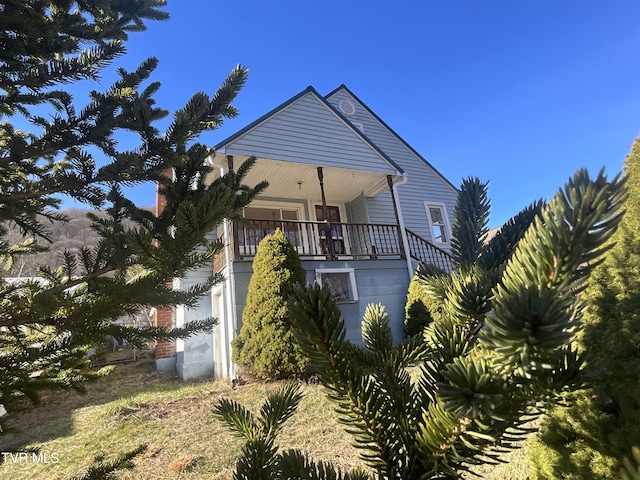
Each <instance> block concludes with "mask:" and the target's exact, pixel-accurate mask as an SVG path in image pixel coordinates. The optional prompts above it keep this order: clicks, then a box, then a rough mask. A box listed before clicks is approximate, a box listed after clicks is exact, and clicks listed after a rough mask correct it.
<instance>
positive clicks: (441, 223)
mask: <svg viewBox="0 0 640 480" xmlns="http://www.w3.org/2000/svg"><path fill="white" fill-rule="evenodd" d="M424 206H425V209H426V210H427V219H428V220H429V228H430V229H431V238H433V241H434V242H435V243H449V239H450V231H451V230H450V229H449V218H448V217H447V209H446V207H445V205H444V203H431V202H425V203H424Z"/></svg>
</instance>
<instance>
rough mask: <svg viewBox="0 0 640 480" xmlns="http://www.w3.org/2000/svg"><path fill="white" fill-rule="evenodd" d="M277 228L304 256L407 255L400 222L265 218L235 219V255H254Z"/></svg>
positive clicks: (377, 256)
mask: <svg viewBox="0 0 640 480" xmlns="http://www.w3.org/2000/svg"><path fill="white" fill-rule="evenodd" d="M277 228H279V229H280V230H281V231H282V233H283V234H284V235H285V237H287V239H288V240H289V241H290V242H291V244H292V245H293V248H295V250H296V251H297V252H298V255H300V257H312V258H322V259H332V258H333V259H339V258H344V257H351V258H360V259H362V258H368V259H376V258H404V252H403V248H402V240H401V239H400V235H399V231H398V227H397V225H393V224H374V223H335V222H310V221H298V220H262V219H244V220H236V221H234V222H233V251H234V257H235V258H236V259H238V260H240V259H242V258H244V257H253V256H254V255H255V254H256V251H257V250H258V244H259V243H260V241H261V240H262V239H263V238H264V237H266V236H267V235H270V234H273V233H274V232H275V231H276V229H277Z"/></svg>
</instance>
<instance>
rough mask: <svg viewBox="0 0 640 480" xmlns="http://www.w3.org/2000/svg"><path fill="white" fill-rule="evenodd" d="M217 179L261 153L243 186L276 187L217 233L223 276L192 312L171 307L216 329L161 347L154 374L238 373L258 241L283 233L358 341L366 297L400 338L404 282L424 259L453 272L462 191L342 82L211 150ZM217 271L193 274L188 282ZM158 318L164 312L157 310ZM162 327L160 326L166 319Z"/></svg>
mask: <svg viewBox="0 0 640 480" xmlns="http://www.w3.org/2000/svg"><path fill="white" fill-rule="evenodd" d="M215 151H216V153H215V155H214V156H213V157H212V158H210V159H209V161H210V162H211V164H212V165H213V166H215V167H217V168H216V176H219V175H223V174H224V173H225V172H226V171H228V169H233V168H237V167H238V166H239V165H240V164H242V162H244V161H245V160H246V159H247V158H249V157H250V156H255V157H257V162H256V165H255V166H254V168H253V169H252V170H251V172H250V173H249V175H248V177H247V179H246V183H247V184H249V185H253V184H255V183H258V182H260V181H262V180H267V181H268V182H269V187H268V188H267V190H266V191H265V192H264V193H263V195H262V196H261V197H259V198H257V199H256V200H254V201H253V202H252V203H251V204H250V205H249V206H248V207H246V208H245V209H244V212H243V217H244V218H245V219H246V220H245V221H244V222H232V221H226V222H225V223H224V224H223V225H221V226H220V227H219V229H218V231H216V232H212V233H211V235H212V237H214V236H215V237H218V238H223V239H224V240H225V244H226V250H225V252H224V255H220V256H219V257H218V258H216V259H215V261H214V265H212V268H213V269H214V271H215V272H221V273H222V274H223V275H224V279H225V280H224V282H223V283H221V284H220V285H217V286H216V287H215V288H214V289H213V291H212V292H211V295H210V297H208V298H205V299H203V300H202V301H201V302H200V304H199V306H198V307H197V308H195V309H186V308H177V309H176V310H175V312H164V317H162V315H160V316H159V317H158V318H157V320H158V324H165V325H166V324H168V323H169V322H171V323H172V324H173V325H175V326H182V325H184V324H185V323H187V322H189V321H192V320H195V319H200V318H206V317H209V316H211V315H213V316H215V317H217V318H218V319H219V324H218V325H217V326H216V327H214V329H213V332H211V333H202V334H199V335H195V336H193V337H190V338H189V339H186V340H180V341H178V342H176V344H175V346H174V345H173V344H169V345H167V344H165V345H162V346H161V348H159V349H157V350H156V364H157V366H158V368H159V369H163V370H166V369H174V368H176V369H177V371H178V373H179V375H180V376H181V377H182V378H191V377H196V376H202V375H215V376H216V377H232V378H233V376H234V373H235V369H234V365H233V364H232V362H231V347H230V342H231V340H232V339H233V338H234V336H235V335H237V333H238V332H239V330H240V326H241V322H242V309H243V307H244V305H245V300H246V293H247V286H248V283H249V279H250V277H251V261H252V259H253V256H254V255H255V252H256V248H257V246H258V243H259V242H260V240H261V239H262V238H264V237H265V236H266V235H268V234H270V233H272V232H273V231H275V229H276V228H278V227H279V228H280V229H281V230H282V231H283V232H284V233H285V235H286V236H287V237H288V238H289V240H290V241H291V243H292V244H293V245H294V247H295V248H296V250H297V251H298V254H299V255H300V258H301V260H302V265H303V267H304V268H305V270H306V272H307V280H308V281H309V282H313V281H316V280H318V281H322V282H325V281H326V282H328V283H329V284H330V286H331V287H332V288H333V291H334V292H335V295H336V299H337V300H338V302H339V305H340V308H341V311H342V313H343V316H344V318H345V321H346V326H347V333H348V338H350V339H351V340H353V341H360V321H361V319H362V314H363V313H364V309H365V307H366V306H367V304H369V303H372V302H375V303H383V304H384V305H385V307H386V309H387V311H388V312H389V314H390V315H391V318H392V321H393V333H394V336H395V337H396V338H397V339H400V338H402V334H403V323H402V321H403V317H404V304H405V300H406V294H407V287H408V284H409V281H410V279H411V276H412V275H413V272H414V269H415V267H416V265H417V264H418V263H419V262H426V263H433V264H436V265H438V266H440V267H442V268H445V269H449V268H450V257H449V255H448V251H449V250H450V241H451V223H452V221H453V218H452V215H453V210H454V206H455V202H456V196H457V189H456V188H455V187H454V186H453V185H452V184H451V182H449V181H448V180H447V179H446V178H444V177H443V176H442V174H440V173H439V172H438V171H437V170H436V169H435V168H434V167H433V166H432V165H431V164H429V162H427V161H426V160H425V159H424V158H423V157H422V156H421V155H420V154H419V153H418V152H416V151H415V150H414V149H413V148H412V147H411V146H410V145H408V144H407V142H405V141H404V140H403V139H402V138H400V136H398V135H397V134H396V133H395V132H394V131H393V130H392V129H391V128H390V127H389V126H388V125H387V124H386V123H384V122H383V121H382V120H381V119H380V118H379V117H378V116H377V115H376V114H375V113H374V112H373V111H371V110H370V109H369V108H368V107H367V106H366V105H365V104H364V103H363V102H362V101H361V100H360V99H359V98H358V97H356V96H355V95H354V94H353V93H352V92H351V91H350V90H349V89H348V88H347V87H346V86H344V85H341V86H340V87H338V88H337V89H335V90H334V91H332V92H331V93H329V94H328V95H326V96H322V95H320V94H319V93H318V92H317V91H316V90H315V89H314V88H313V87H308V88H307V89H305V90H304V91H302V92H300V93H299V94H297V95H295V96H294V97H292V98H290V99H289V100H287V101H286V102H284V103H283V104H281V105H279V106H278V107H276V108H275V109H273V110H272V111H270V112H268V113H267V114H265V115H264V116H262V117H261V118H259V119H257V120H256V121H254V122H252V123H251V124H249V125H247V126H246V127H245V128H243V129H241V130H240V131H238V132H236V133H235V134H233V135H231V136H230V137H229V138H227V139H225V140H223V141H222V142H220V143H219V144H218V145H216V146H215ZM210 274H211V269H210V268H207V269H202V270H200V271H195V272H192V273H191V275H190V276H189V277H188V278H185V279H181V280H180V281H179V285H180V287H187V286H189V284H193V283H196V282H198V281H200V280H202V279H204V278H206V277H207V276H208V275H210ZM160 313H163V312H160ZM163 322H164V323H163Z"/></svg>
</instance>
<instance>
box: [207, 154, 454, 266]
mask: <svg viewBox="0 0 640 480" xmlns="http://www.w3.org/2000/svg"><path fill="white" fill-rule="evenodd" d="M246 159H247V157H241V156H233V155H217V156H216V157H215V158H214V159H212V163H213V164H215V165H217V166H218V167H219V173H218V174H219V175H221V174H223V173H224V172H225V171H229V170H233V169H234V168H236V167H237V166H238V165H239V164H240V163H242V162H244V161H246ZM264 179H267V180H268V181H269V187H268V188H267V190H266V191H265V192H264V194H263V195H262V196H261V197H259V198H257V199H256V200H254V201H253V202H252V203H251V205H249V206H247V207H245V208H244V209H243V211H242V218H241V219H236V220H229V221H227V222H226V224H225V225H224V228H223V230H222V231H220V232H219V237H220V239H221V240H224V243H225V244H226V246H227V248H226V250H225V253H224V255H223V254H221V255H219V256H218V257H217V258H216V260H215V262H214V264H215V265H214V270H215V271H220V270H221V269H222V268H224V266H226V265H227V264H228V262H229V261H243V260H244V261H249V260H252V259H253V257H254V256H255V254H256V251H257V248H258V245H259V243H260V241H261V240H262V239H263V238H265V237H266V236H267V235H271V234H273V233H274V232H275V231H276V229H278V228H279V229H280V230H281V231H282V232H283V233H284V235H285V236H286V237H287V238H288V239H289V241H290V242H291V244H292V245H293V247H294V248H295V250H296V251H297V253H298V255H299V256H300V258H301V259H302V260H327V261H333V260H383V259H396V260H397V259H407V257H408V256H409V257H412V258H414V259H415V260H417V261H424V262H427V263H432V264H436V265H438V266H440V267H441V268H445V269H448V266H449V264H450V260H449V255H448V254H447V252H445V251H443V250H441V249H439V248H438V247H436V246H435V245H432V244H431V243H429V242H427V241H426V240H423V239H421V238H419V237H417V238H416V235H415V234H413V233H412V232H409V231H405V230H404V228H403V225H402V223H401V217H400V214H399V212H398V202H397V193H396V189H395V184H396V183H397V182H398V181H400V180H401V179H402V175H401V174H399V173H398V172H395V174H389V173H386V172H374V171H362V170H356V169H352V168H339V167H326V166H316V165H309V164H302V163H300V164H297V163H291V162H283V161H276V160H269V159H258V160H257V161H256V164H255V166H254V167H253V169H252V170H251V171H250V172H249V173H248V175H247V177H246V179H245V182H246V183H247V184H249V185H252V184H256V183H258V182H260V181H262V180H264ZM383 192H384V193H386V194H387V195H386V197H387V198H388V203H389V205H387V207H388V208H387V210H388V212H389V213H388V215H387V219H388V220H391V221H388V222H385V223H373V222H370V221H369V213H368V211H367V200H366V199H367V198H368V197H375V196H376V195H380V194H382V193H383Z"/></svg>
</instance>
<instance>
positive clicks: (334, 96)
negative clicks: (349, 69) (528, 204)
mask: <svg viewBox="0 0 640 480" xmlns="http://www.w3.org/2000/svg"><path fill="white" fill-rule="evenodd" d="M341 93H343V94H346V98H348V99H349V100H352V101H355V102H356V103H357V104H358V105H359V106H360V107H361V108H363V109H364V110H365V111H366V112H367V113H368V115H369V116H370V117H372V119H373V120H374V121H375V122H376V123H377V124H379V125H380V126H381V127H382V128H383V129H384V130H386V132H387V133H388V134H390V135H391V136H392V137H394V138H395V140H396V141H397V142H399V143H400V144H401V145H402V146H403V147H404V148H406V149H407V151H408V152H410V154H411V155H412V156H414V157H415V158H416V159H418V160H419V161H420V162H421V163H422V164H424V166H426V167H427V168H428V169H429V170H431V171H432V172H433V173H434V174H435V175H437V176H438V177H439V178H440V179H441V180H443V181H444V182H445V183H446V184H447V186H448V187H450V188H451V189H452V190H453V192H454V194H455V195H457V193H458V189H457V188H456V187H455V185H453V183H451V182H450V181H449V179H447V178H446V177H445V176H444V175H443V174H442V173H440V172H439V171H438V170H437V169H436V168H435V167H434V166H433V165H431V163H429V162H428V161H427V160H426V159H425V158H424V157H423V156H422V155H420V153H418V152H417V151H416V150H415V149H414V148H413V147H412V146H411V145H409V144H408V143H407V142H406V140H404V139H403V138H402V137H401V136H400V135H398V134H397V133H396V132H395V131H394V130H393V129H392V128H391V127H390V126H389V125H387V124H386V123H385V121H384V120H382V119H381V118H380V117H379V116H378V115H377V114H376V113H375V112H374V111H373V110H371V109H370V108H369V107H368V106H367V105H366V104H365V103H364V102H363V101H362V100H360V99H359V98H358V97H357V96H356V95H355V94H354V93H353V92H352V91H351V90H349V88H348V87H347V86H346V85H344V84H342V85H340V86H339V87H338V88H336V89H334V90H333V91H331V92H330V93H328V94H327V95H326V96H325V99H326V100H327V101H328V102H329V103H331V104H332V105H334V108H335V105H336V104H337V103H338V102H339V101H340V97H341V95H340V94H341ZM342 98H345V97H344V96H343V97H342ZM365 134H367V130H366V128H365ZM367 138H368V139H369V141H371V142H372V143H375V144H376V145H377V146H378V148H380V143H381V142H375V140H374V139H373V138H372V136H371V135H368V136H367ZM382 151H383V152H384V153H385V155H388V156H389V157H390V159H391V160H392V161H394V162H395V163H396V164H398V165H399V166H400V167H401V168H403V169H406V168H404V166H403V165H402V164H401V163H400V162H399V161H397V159H395V158H394V157H393V155H390V153H389V152H387V151H386V150H384V149H382Z"/></svg>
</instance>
